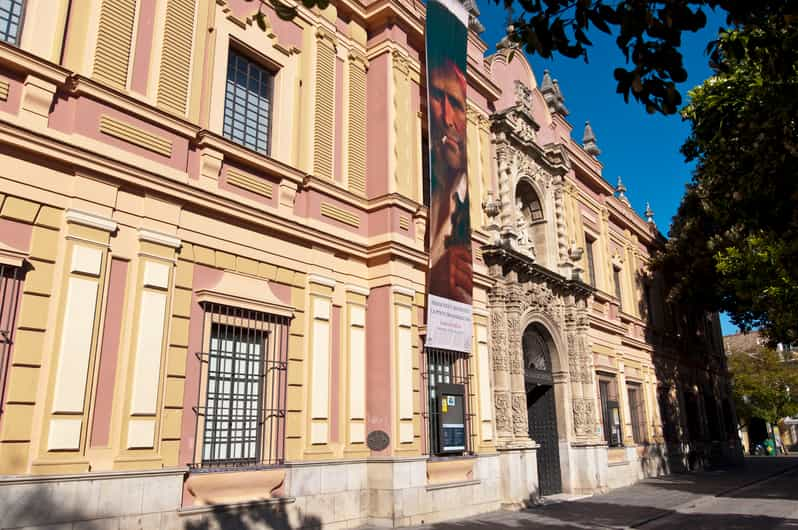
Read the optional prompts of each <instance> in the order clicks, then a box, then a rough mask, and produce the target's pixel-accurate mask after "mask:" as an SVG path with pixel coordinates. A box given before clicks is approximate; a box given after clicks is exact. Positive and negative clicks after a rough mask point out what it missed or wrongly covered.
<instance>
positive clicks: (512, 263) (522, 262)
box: [482, 245, 594, 298]
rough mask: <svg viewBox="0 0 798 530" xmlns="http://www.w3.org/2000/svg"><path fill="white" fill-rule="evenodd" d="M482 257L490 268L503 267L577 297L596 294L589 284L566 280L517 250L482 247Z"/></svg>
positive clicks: (492, 246) (494, 246)
mask: <svg viewBox="0 0 798 530" xmlns="http://www.w3.org/2000/svg"><path fill="white" fill-rule="evenodd" d="M482 256H483V258H484V260H485V264H486V265H488V266H489V267H490V266H493V265H501V266H502V267H503V268H505V269H510V270H512V271H515V272H516V273H518V274H519V275H523V276H525V277H527V278H530V279H532V280H537V281H540V280H543V281H546V282H547V283H550V284H552V285H555V286H557V287H559V288H561V289H563V290H564V291H566V292H568V293H572V294H574V295H577V296H582V297H585V298H587V297H588V296H590V295H592V294H593V292H594V289H593V287H591V286H589V285H588V284H586V283H584V282H581V281H577V280H569V279H566V278H565V276H562V275H561V274H558V273H556V272H554V271H551V270H549V269H547V268H545V267H542V266H541V265H538V264H537V263H534V262H533V261H532V260H531V259H530V258H529V257H528V256H526V255H524V254H521V253H520V252H518V251H517V250H513V249H509V248H505V247H502V246H497V245H486V246H484V247H482Z"/></svg>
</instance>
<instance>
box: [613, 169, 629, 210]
mask: <svg viewBox="0 0 798 530" xmlns="http://www.w3.org/2000/svg"><path fill="white" fill-rule="evenodd" d="M615 193H617V194H618V200H619V201H621V202H622V203H624V204H626V205H627V206H631V205H630V204H629V199H627V198H626V186H625V185H624V183H623V181H622V180H621V176H620V175H618V184H617V185H616V186H615Z"/></svg>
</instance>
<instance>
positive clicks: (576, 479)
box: [560, 442, 608, 494]
mask: <svg viewBox="0 0 798 530" xmlns="http://www.w3.org/2000/svg"><path fill="white" fill-rule="evenodd" d="M607 465H608V462H607V445H606V444H604V443H599V444H592V443H585V444H573V443H568V442H561V443H560V467H561V469H562V487H563V492H565V493H572V494H591V493H603V492H605V491H607V489H608V487H607Z"/></svg>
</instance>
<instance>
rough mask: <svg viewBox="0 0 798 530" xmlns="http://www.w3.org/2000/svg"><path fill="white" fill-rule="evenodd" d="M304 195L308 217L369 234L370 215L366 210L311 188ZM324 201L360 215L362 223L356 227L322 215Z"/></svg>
mask: <svg viewBox="0 0 798 530" xmlns="http://www.w3.org/2000/svg"><path fill="white" fill-rule="evenodd" d="M302 195H303V196H304V200H305V215H306V216H307V217H311V218H313V219H318V220H319V221H321V222H323V223H327V224H330V225H333V226H337V227H339V228H343V229H344V230H347V231H349V232H353V233H355V234H358V235H361V236H365V235H368V227H369V221H368V217H369V216H368V215H367V214H366V213H365V212H363V211H361V210H359V209H357V208H354V207H352V206H350V205H349V204H347V203H345V202H341V201H339V200H337V199H335V198H333V197H331V196H329V195H326V194H321V193H319V192H317V191H315V190H310V191H308V192H306V193H303V194H302ZM322 202H325V203H328V204H331V205H333V206H336V207H338V208H340V209H342V210H345V211H347V212H349V213H352V214H355V215H356V216H357V217H358V219H359V220H360V225H359V226H358V227H357V228H355V227H354V226H352V225H348V224H346V223H342V222H340V221H337V220H335V219H331V218H329V217H325V216H322V215H321V203H322Z"/></svg>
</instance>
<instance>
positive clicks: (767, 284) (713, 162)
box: [658, 2, 798, 343]
mask: <svg viewBox="0 0 798 530" xmlns="http://www.w3.org/2000/svg"><path fill="white" fill-rule="evenodd" d="M760 3H763V4H767V5H769V8H770V10H771V12H772V13H776V14H775V15H773V14H767V13H766V14H762V13H763V12H761V10H760V11H757V10H756V8H755V11H754V12H753V14H751V15H750V16H748V18H747V19H746V22H747V26H746V27H744V28H740V29H733V30H730V31H726V32H722V33H721V34H720V36H719V39H718V41H717V42H715V43H711V50H712V56H713V61H715V62H716V68H715V71H716V74H715V75H714V76H713V77H711V78H710V79H708V80H706V81H705V82H704V83H703V84H702V85H700V86H698V87H696V88H694V89H693V90H691V91H690V104H689V105H687V106H686V107H685V108H684V109H682V117H683V118H684V119H685V120H687V121H689V122H690V124H691V134H690V136H689V137H688V139H687V141H686V142H685V144H684V145H683V146H682V153H683V154H684V155H685V158H686V159H687V160H688V161H692V162H695V164H696V170H695V173H694V175H693V181H692V183H691V185H690V186H689V187H688V190H687V193H686V194H685V197H684V199H683V200H682V204H681V206H680V207H679V211H678V213H677V215H676V217H675V218H674V222H673V225H672V226H671V231H670V240H669V241H668V243H667V246H666V251H665V253H664V254H663V255H661V256H660V257H659V258H658V264H659V268H660V269H661V270H663V271H666V272H668V273H669V274H670V275H671V277H672V279H673V284H672V285H673V288H672V290H671V297H672V298H673V299H675V300H679V301H682V302H683V303H687V304H693V305H696V304H698V305H701V306H702V307H706V308H708V309H713V310H723V311H727V312H728V313H729V314H730V315H731V317H732V321H733V322H734V323H735V324H737V325H738V326H740V327H742V328H743V329H753V328H759V329H760V330H761V331H762V332H763V333H764V334H766V335H767V336H768V337H769V338H770V339H771V340H773V341H779V342H785V343H791V342H794V341H795V340H796V339H798V266H796V263H798V208H796V204H798V156H796V155H797V154H798V153H796V150H795V146H796V145H798V121H797V120H796V118H795V117H796V116H798V69H796V65H797V64H798V26H797V25H796V24H798V19H795V18H789V17H785V16H783V15H782V14H781V11H780V10H781V9H782V8H783V9H786V7H785V6H784V5H783V3H781V2H758V3H757V5H758V4H760ZM752 5H754V4H752Z"/></svg>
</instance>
